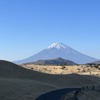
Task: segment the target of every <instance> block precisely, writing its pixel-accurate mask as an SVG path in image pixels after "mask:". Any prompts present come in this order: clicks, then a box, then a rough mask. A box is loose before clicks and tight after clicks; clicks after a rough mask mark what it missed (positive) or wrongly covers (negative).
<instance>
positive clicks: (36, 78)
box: [0, 61, 100, 100]
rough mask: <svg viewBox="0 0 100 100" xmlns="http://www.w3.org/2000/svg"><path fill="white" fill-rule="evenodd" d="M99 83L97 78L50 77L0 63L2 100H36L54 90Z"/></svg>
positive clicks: (75, 75)
mask: <svg viewBox="0 0 100 100" xmlns="http://www.w3.org/2000/svg"><path fill="white" fill-rule="evenodd" d="M99 83H100V78H99V77H96V76H87V75H77V74H69V75H50V74H44V73H40V72H36V71H31V70H28V69H25V68H22V67H20V66H18V65H15V64H13V63H10V62H7V61H0V100H35V98H37V97H38V96H40V95H41V94H44V93H46V92H49V91H52V90H56V89H61V88H70V87H71V88H77V87H81V86H84V85H85V86H86V85H93V84H99Z"/></svg>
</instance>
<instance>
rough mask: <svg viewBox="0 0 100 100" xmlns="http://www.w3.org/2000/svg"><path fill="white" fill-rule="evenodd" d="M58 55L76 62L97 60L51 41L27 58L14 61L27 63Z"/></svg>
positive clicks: (83, 62) (82, 62)
mask: <svg viewBox="0 0 100 100" xmlns="http://www.w3.org/2000/svg"><path fill="white" fill-rule="evenodd" d="M58 57H61V58H64V59H67V60H71V61H73V62H75V63H78V64H85V63H89V62H93V61H97V59H95V58H93V57H90V56H87V55H85V54H82V53H80V52H78V51H76V50H74V49H72V48H71V47H69V46H67V45H65V44H63V43H53V44H51V45H50V46H49V47H48V48H46V49H44V50H42V51H40V52H39V53H37V54H35V55H33V56H31V57H29V58H26V59H23V60H19V61H16V62H15V63H19V64H20V63H28V62H35V61H37V60H46V59H52V58H58Z"/></svg>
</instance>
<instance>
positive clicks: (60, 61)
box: [29, 57, 76, 65]
mask: <svg viewBox="0 0 100 100" xmlns="http://www.w3.org/2000/svg"><path fill="white" fill-rule="evenodd" d="M29 64H36V65H76V63H74V62H72V61H70V60H66V59H63V58H60V57H59V58H55V59H48V60H38V61H36V62H31V63H29Z"/></svg>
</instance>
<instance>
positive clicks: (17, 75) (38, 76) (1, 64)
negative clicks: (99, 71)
mask: <svg viewBox="0 0 100 100" xmlns="http://www.w3.org/2000/svg"><path fill="white" fill-rule="evenodd" d="M0 78H11V79H31V80H36V81H40V82H45V83H49V84H54V85H57V86H67V85H70V86H71V85H73V83H74V84H75V85H77V86H79V85H82V84H95V83H96V82H100V78H99V77H94V76H86V75H85V76H81V75H77V74H70V75H50V74H44V73H40V72H36V71H32V70H28V69H25V68H22V67H20V66H18V65H16V64H13V63H11V62H8V61H0Z"/></svg>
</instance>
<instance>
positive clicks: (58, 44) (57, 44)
mask: <svg viewBox="0 0 100 100" xmlns="http://www.w3.org/2000/svg"><path fill="white" fill-rule="evenodd" d="M66 47H67V46H66V45H65V44H63V43H53V44H51V45H50V46H49V47H48V48H49V49H51V48H57V49H60V48H66Z"/></svg>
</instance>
